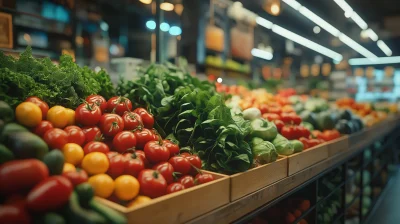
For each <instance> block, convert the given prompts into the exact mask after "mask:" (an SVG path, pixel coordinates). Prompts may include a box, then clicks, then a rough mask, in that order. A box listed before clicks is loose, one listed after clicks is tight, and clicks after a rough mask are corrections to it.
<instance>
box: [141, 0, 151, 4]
mask: <svg viewBox="0 0 400 224" xmlns="http://www.w3.org/2000/svg"><path fill="white" fill-rule="evenodd" d="M139 1H140V2H141V3H143V4H150V3H151V1H152V0H139Z"/></svg>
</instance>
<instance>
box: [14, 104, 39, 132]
mask: <svg viewBox="0 0 400 224" xmlns="http://www.w3.org/2000/svg"><path fill="white" fill-rule="evenodd" d="M15 116H16V118H17V121H18V122H19V123H20V124H22V125H25V126H27V127H30V128H33V127H35V126H37V125H38V124H39V123H40V122H41V121H42V111H41V110H40V107H38V106H37V105H36V104H34V103H31V102H23V103H20V104H19V105H18V106H17V108H16V109H15Z"/></svg>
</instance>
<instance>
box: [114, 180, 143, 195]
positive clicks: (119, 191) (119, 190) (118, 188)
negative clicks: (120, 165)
mask: <svg viewBox="0 0 400 224" xmlns="http://www.w3.org/2000/svg"><path fill="white" fill-rule="evenodd" d="M114 183H115V188H114V194H115V196H117V198H119V199H121V200H124V201H128V200H132V199H133V198H134V197H136V196H137V195H138V194H139V188H140V185H139V181H138V180H137V179H136V178H135V177H132V176H129V175H122V176H120V177H118V178H117V179H115V182H114Z"/></svg>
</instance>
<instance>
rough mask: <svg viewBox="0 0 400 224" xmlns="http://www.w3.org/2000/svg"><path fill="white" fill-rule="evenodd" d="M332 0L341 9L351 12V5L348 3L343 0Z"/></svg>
mask: <svg viewBox="0 0 400 224" xmlns="http://www.w3.org/2000/svg"><path fill="white" fill-rule="evenodd" d="M333 1H335V2H336V4H338V5H339V7H340V8H342V9H343V11H345V12H352V11H353V9H352V8H351V6H350V5H349V4H347V2H346V1H345V0H333Z"/></svg>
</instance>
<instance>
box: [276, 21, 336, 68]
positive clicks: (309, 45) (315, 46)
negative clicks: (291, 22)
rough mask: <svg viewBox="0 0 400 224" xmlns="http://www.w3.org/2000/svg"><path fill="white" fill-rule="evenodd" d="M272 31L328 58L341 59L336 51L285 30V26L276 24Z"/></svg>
mask: <svg viewBox="0 0 400 224" xmlns="http://www.w3.org/2000/svg"><path fill="white" fill-rule="evenodd" d="M272 31H273V32H275V33H277V34H279V35H281V36H283V37H285V38H287V39H289V40H292V41H293V42H296V43H298V44H301V45H303V46H305V47H307V48H310V49H311V50H314V51H316V52H318V53H320V54H323V55H325V56H327V57H330V58H332V59H334V60H337V61H341V60H342V59H343V56H342V55H341V54H339V53H336V52H334V51H332V50H330V49H328V48H326V47H324V46H322V45H319V44H317V43H315V42H313V41H311V40H308V39H306V38H304V37H302V36H300V35H297V34H295V33H293V32H291V31H289V30H287V29H285V28H282V27H280V26H278V25H274V26H273V27H272Z"/></svg>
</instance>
